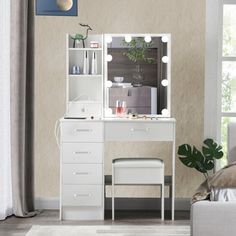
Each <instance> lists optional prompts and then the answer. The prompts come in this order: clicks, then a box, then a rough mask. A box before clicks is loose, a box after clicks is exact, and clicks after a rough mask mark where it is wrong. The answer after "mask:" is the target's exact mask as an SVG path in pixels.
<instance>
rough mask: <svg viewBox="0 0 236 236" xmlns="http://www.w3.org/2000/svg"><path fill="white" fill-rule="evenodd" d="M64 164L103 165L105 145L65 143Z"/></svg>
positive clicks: (63, 146)
mask: <svg viewBox="0 0 236 236" xmlns="http://www.w3.org/2000/svg"><path fill="white" fill-rule="evenodd" d="M62 161H63V163H103V143H63V144H62Z"/></svg>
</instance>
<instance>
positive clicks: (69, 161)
mask: <svg viewBox="0 0 236 236" xmlns="http://www.w3.org/2000/svg"><path fill="white" fill-rule="evenodd" d="M103 133H104V132H103V123H102V122H95V121H94V122H92V121H91V122H86V121H71V120H70V121H66V120H64V121H63V122H61V147H62V148H61V218H62V219H78V220H80V219H102V218H103V189H104V188H103V184H104V178H103V141H104V134H103Z"/></svg>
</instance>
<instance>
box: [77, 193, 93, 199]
mask: <svg viewBox="0 0 236 236" xmlns="http://www.w3.org/2000/svg"><path fill="white" fill-rule="evenodd" d="M91 196H92V194H91V193H75V194H74V198H78V197H91Z"/></svg>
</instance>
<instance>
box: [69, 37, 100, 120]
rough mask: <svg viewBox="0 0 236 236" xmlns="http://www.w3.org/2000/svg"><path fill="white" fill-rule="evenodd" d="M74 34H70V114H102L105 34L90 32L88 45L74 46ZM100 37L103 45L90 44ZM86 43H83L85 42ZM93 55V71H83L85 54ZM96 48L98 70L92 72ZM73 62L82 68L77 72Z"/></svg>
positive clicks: (79, 115)
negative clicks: (91, 46)
mask: <svg viewBox="0 0 236 236" xmlns="http://www.w3.org/2000/svg"><path fill="white" fill-rule="evenodd" d="M71 37H74V35H70V34H67V35H66V55H67V59H66V81H67V83H66V87H67V96H66V117H68V118H70V117H71V118H72V117H73V118H76V117H91V116H93V117H101V116H102V110H103V35H89V36H88V38H87V39H86V40H85V48H73V39H72V38H71ZM91 41H97V42H98V44H99V48H90V47H89V45H90V42H91ZM81 45H82V43H81ZM86 52H87V53H88V57H89V74H83V63H84V54H85V53H86ZM93 52H95V53H96V58H97V74H91V67H92V66H91V63H92V55H93ZM73 66H77V67H79V69H80V73H79V74H73Z"/></svg>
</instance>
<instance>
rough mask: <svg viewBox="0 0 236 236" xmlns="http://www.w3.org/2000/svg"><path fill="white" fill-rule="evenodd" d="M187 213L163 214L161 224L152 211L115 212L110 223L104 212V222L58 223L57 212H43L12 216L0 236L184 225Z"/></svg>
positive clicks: (0, 224)
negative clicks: (55, 228) (47, 228)
mask: <svg viewBox="0 0 236 236" xmlns="http://www.w3.org/2000/svg"><path fill="white" fill-rule="evenodd" d="M189 215H190V214H189V212H187V211H177V212H176V217H175V218H176V220H175V221H171V220H170V212H166V213H165V217H166V219H167V220H165V221H164V222H162V221H161V220H160V219H159V217H160V213H159V212H154V211H149V212H147V211H117V212H116V220H115V221H114V222H112V220H111V214H110V212H106V214H105V216H106V217H105V220H104V221H59V212H58V211H55V210H45V211H42V212H41V213H40V214H39V215H37V216H35V217H32V218H16V217H14V216H12V217H9V218H7V219H6V220H5V221H0V236H24V235H25V234H26V233H27V232H28V231H29V230H30V228H31V226H32V225H114V224H115V225H157V224H158V225H160V224H171V225H186V224H189Z"/></svg>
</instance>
